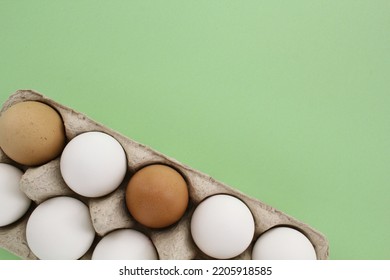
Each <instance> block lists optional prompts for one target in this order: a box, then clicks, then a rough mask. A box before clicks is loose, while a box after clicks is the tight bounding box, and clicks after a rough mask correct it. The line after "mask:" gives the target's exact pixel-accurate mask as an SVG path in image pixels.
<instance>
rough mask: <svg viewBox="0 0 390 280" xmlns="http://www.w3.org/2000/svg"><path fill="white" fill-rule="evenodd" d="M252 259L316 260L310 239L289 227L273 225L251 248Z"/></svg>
mask: <svg viewBox="0 0 390 280" xmlns="http://www.w3.org/2000/svg"><path fill="white" fill-rule="evenodd" d="M252 259H254V260H316V259H317V256H316V252H315V250H314V247H313V245H312V243H311V242H310V240H309V239H308V238H307V237H306V236H305V235H304V234H303V233H301V232H300V231H298V230H296V229H293V228H290V227H283V226H280V227H275V228H272V229H270V230H268V231H266V232H265V233H263V234H262V235H261V236H260V237H259V238H258V239H257V241H256V243H255V245H254V247H253V250H252Z"/></svg>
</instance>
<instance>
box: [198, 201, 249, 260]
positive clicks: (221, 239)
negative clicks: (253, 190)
mask: <svg viewBox="0 0 390 280" xmlns="http://www.w3.org/2000/svg"><path fill="white" fill-rule="evenodd" d="M254 230H255V223H254V219H253V216H252V213H251V211H250V210H249V208H248V207H247V206H246V204H245V203H244V202H242V201H241V200H240V199H238V198H236V197H234V196H231V195H226V194H218V195H214V196H211V197H208V198H206V199H205V200H203V201H202V202H201V203H200V204H199V205H198V206H197V207H196V209H195V211H194V213H193V215H192V218H191V235H192V238H193V240H194V242H195V244H196V245H197V247H198V248H199V249H200V250H201V251H202V252H203V253H205V254H206V255H208V256H210V257H213V258H216V259H230V258H234V257H236V256H238V255H240V254H241V253H243V252H244V251H245V250H246V249H247V248H248V246H249V245H250V243H251V242H252V239H253V235H254Z"/></svg>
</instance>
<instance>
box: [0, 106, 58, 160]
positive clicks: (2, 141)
mask: <svg viewBox="0 0 390 280" xmlns="http://www.w3.org/2000/svg"><path fill="white" fill-rule="evenodd" d="M64 145H65V132H64V124H63V121H62V118H61V116H60V115H59V114H58V113H57V111H56V110H54V109H53V108H52V107H50V106H48V105H46V104H44V103H41V102H36V101H25V102H19V103H17V104H15V105H13V106H12V107H10V108H8V110H7V111H5V112H3V113H2V115H1V117H0V147H1V149H2V150H3V151H4V152H5V153H6V154H7V155H8V156H9V157H10V158H11V159H13V160H14V161H16V162H18V163H20V164H23V165H40V164H43V163H46V162H48V161H50V160H52V159H54V158H56V157H57V156H59V155H60V153H61V152H62V149H63V147H64Z"/></svg>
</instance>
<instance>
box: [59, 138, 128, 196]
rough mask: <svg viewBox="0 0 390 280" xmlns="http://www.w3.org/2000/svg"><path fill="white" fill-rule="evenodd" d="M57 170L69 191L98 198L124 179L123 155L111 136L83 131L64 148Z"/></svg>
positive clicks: (113, 188)
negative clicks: (58, 169)
mask: <svg viewBox="0 0 390 280" xmlns="http://www.w3.org/2000/svg"><path fill="white" fill-rule="evenodd" d="M60 169H61V174H62V177H63V178H64V181H65V183H66V184H67V185H68V186H69V187H70V188H71V189H72V190H73V191H75V192H76V193H78V194H80V195H82V196H85V197H100V196H104V195H106V194H109V193H110V192H112V191H114V190H115V189H116V188H117V187H118V186H119V185H120V183H121V182H122V180H123V179H124V177H125V175H126V171H127V161H126V154H125V151H124V150H123V148H122V146H121V145H120V143H119V142H118V141H117V140H116V139H115V138H113V137H112V136H110V135H108V134H106V133H103V132H97V131H93V132H86V133H82V134H80V135H78V136H76V137H75V138H73V139H72V140H71V141H70V142H69V143H68V144H67V145H66V146H65V149H64V151H63V153H62V155H61V162H60Z"/></svg>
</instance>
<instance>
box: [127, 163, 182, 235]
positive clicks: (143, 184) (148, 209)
mask: <svg viewBox="0 0 390 280" xmlns="http://www.w3.org/2000/svg"><path fill="white" fill-rule="evenodd" d="M126 205H127V208H128V209H129V211H130V213H131V215H132V216H133V217H134V218H135V219H136V220H137V221H138V222H139V223H141V224H143V225H145V226H147V227H150V228H163V227H167V226H170V225H172V224H174V223H176V222H177V221H178V220H179V219H180V218H181V217H182V216H183V215H184V212H185V211H186V209H187V205H188V189H187V183H186V181H185V180H184V178H183V177H182V176H181V175H180V173H179V172H177V171H176V170H175V169H173V168H171V167H169V166H166V165H161V164H153V165H149V166H146V167H144V168H142V169H141V170H139V171H138V172H136V173H135V174H134V176H133V177H132V178H131V179H130V182H129V184H128V186H127V189H126Z"/></svg>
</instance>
